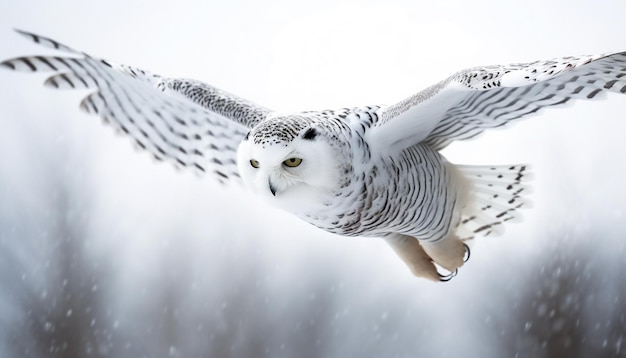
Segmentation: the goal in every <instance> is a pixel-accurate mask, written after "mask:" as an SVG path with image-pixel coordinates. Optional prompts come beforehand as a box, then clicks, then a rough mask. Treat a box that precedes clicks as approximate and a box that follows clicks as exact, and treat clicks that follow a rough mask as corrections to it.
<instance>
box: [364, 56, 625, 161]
mask: <svg viewBox="0 0 626 358" xmlns="http://www.w3.org/2000/svg"><path fill="white" fill-rule="evenodd" d="M608 91H612V92H617V93H626V52H620V53H612V54H604V55H597V56H580V57H563V58H558V59H553V60H548V61H535V62H530V63H519V64H512V65H508V66H488V67H478V68H471V69H467V70H464V71H461V72H458V73H456V74H454V75H453V76H451V77H449V78H447V79H446V80H444V81H442V82H439V83H437V84H435V85H433V86H431V87H429V88H427V89H425V90H423V91H421V92H419V93H417V94H415V95H413V96H411V97H409V98H407V99H405V100H403V101H402V102H400V103H397V104H395V105H392V106H389V107H384V108H381V109H380V110H379V111H378V113H377V114H378V116H377V118H376V121H375V122H374V123H372V128H371V130H370V131H369V136H370V138H369V139H370V142H371V143H373V144H374V145H376V146H378V147H379V148H380V149H381V150H384V148H391V149H392V150H393V149H395V150H397V149H402V148H406V147H408V146H411V145H414V144H416V143H420V142H424V143H427V144H429V145H431V146H432V147H433V148H435V149H442V148H444V147H445V146H447V145H448V144H449V143H450V142H452V141H454V140H462V139H468V138H472V137H474V136H476V135H478V134H480V133H481V132H483V131H484V130H486V129H489V128H495V127H500V126H504V125H507V124H509V123H511V122H513V121H515V120H517V119H519V118H523V117H526V116H529V115H532V114H534V113H536V112H537V111H539V110H540V109H542V108H544V107H549V106H559V105H563V104H565V103H567V102H570V101H571V100H573V99H592V98H599V97H601V96H602V95H605V94H606V93H607V92H608Z"/></svg>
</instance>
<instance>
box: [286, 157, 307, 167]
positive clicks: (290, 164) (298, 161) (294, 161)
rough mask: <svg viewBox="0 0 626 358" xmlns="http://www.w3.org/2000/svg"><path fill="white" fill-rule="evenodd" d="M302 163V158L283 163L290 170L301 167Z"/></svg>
mask: <svg viewBox="0 0 626 358" xmlns="http://www.w3.org/2000/svg"><path fill="white" fill-rule="evenodd" d="M300 163H302V159H300V158H289V159H287V160H285V161H284V162H283V164H284V165H286V166H288V167H290V168H295V167H297V166H298V165H300Z"/></svg>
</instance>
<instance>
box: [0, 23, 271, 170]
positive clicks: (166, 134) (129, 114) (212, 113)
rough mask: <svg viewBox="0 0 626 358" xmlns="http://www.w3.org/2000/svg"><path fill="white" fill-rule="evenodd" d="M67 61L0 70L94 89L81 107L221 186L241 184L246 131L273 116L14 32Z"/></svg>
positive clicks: (33, 60)
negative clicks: (241, 150)
mask: <svg viewBox="0 0 626 358" xmlns="http://www.w3.org/2000/svg"><path fill="white" fill-rule="evenodd" d="M18 32H19V33H20V34H22V35H24V36H25V37H27V38H29V39H30V40H32V41H34V42H36V43H39V44H41V45H43V46H46V47H49V48H53V49H56V50H59V51H62V52H65V56H30V57H20V58H15V59H11V60H7V61H4V62H1V63H0V66H1V67H4V68H8V69H11V70H15V71H24V72H36V71H37V72H53V75H52V76H50V77H49V78H48V79H47V80H46V82H45V85H46V86H48V87H53V88H59V89H94V90H95V91H94V92H92V93H91V94H89V95H88V96H87V97H85V98H84V99H83V101H82V102H81V104H80V108H81V109H82V110H84V111H86V112H87V113H92V114H97V115H99V116H100V117H102V118H103V119H104V120H105V122H108V123H110V124H112V125H113V126H114V127H116V128H117V129H119V130H120V131H121V132H123V133H125V134H127V135H129V136H131V137H132V138H134V140H135V142H136V144H137V145H138V146H139V147H141V148H143V149H146V150H148V151H149V152H150V153H152V154H153V155H154V157H155V158H157V159H159V160H169V161H171V162H173V163H174V164H176V165H177V166H182V167H190V168H194V169H196V170H198V171H200V172H210V173H212V174H215V175H216V176H217V179H219V180H220V181H222V182H224V181H225V180H228V179H231V178H238V177H239V173H238V170H237V164H236V159H237V147H238V145H239V142H241V140H242V139H243V138H244V137H245V135H246V134H247V133H248V131H249V128H251V127H253V126H254V125H255V124H256V123H258V122H259V121H262V120H263V119H264V118H265V117H266V116H267V115H268V114H269V113H270V111H269V110H268V109H266V108H263V107H260V106H257V105H255V104H253V103H251V102H248V101H246V100H244V99H241V98H239V97H237V96H234V95H232V94H230V93H227V92H225V91H222V90H219V89H217V88H215V87H212V86H210V85H207V84H204V83H201V82H198V81H194V80H185V79H173V78H164V77H161V76H158V75H155V74H151V73H149V72H147V71H143V70H140V69H137V68H133V67H130V66H126V65H116V64H113V63H111V62H109V61H106V60H102V59H98V58H93V57H91V56H89V55H87V54H85V53H81V52H78V51H75V50H73V49H71V48H69V47H67V46H65V45H62V44H60V43H58V42H56V41H54V40H51V39H48V38H45V37H42V36H38V35H35V34H31V33H28V32H23V31H18Z"/></svg>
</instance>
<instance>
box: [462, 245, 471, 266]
mask: <svg viewBox="0 0 626 358" xmlns="http://www.w3.org/2000/svg"><path fill="white" fill-rule="evenodd" d="M463 246H465V256H463V263H466V262H467V261H469V258H470V256H471V254H472V250H470V248H469V246H467V244H466V243H463Z"/></svg>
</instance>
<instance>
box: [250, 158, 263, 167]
mask: <svg viewBox="0 0 626 358" xmlns="http://www.w3.org/2000/svg"><path fill="white" fill-rule="evenodd" d="M250 165H252V167H253V168H258V167H260V166H261V165H260V164H259V161H258V160H255V159H250Z"/></svg>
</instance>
